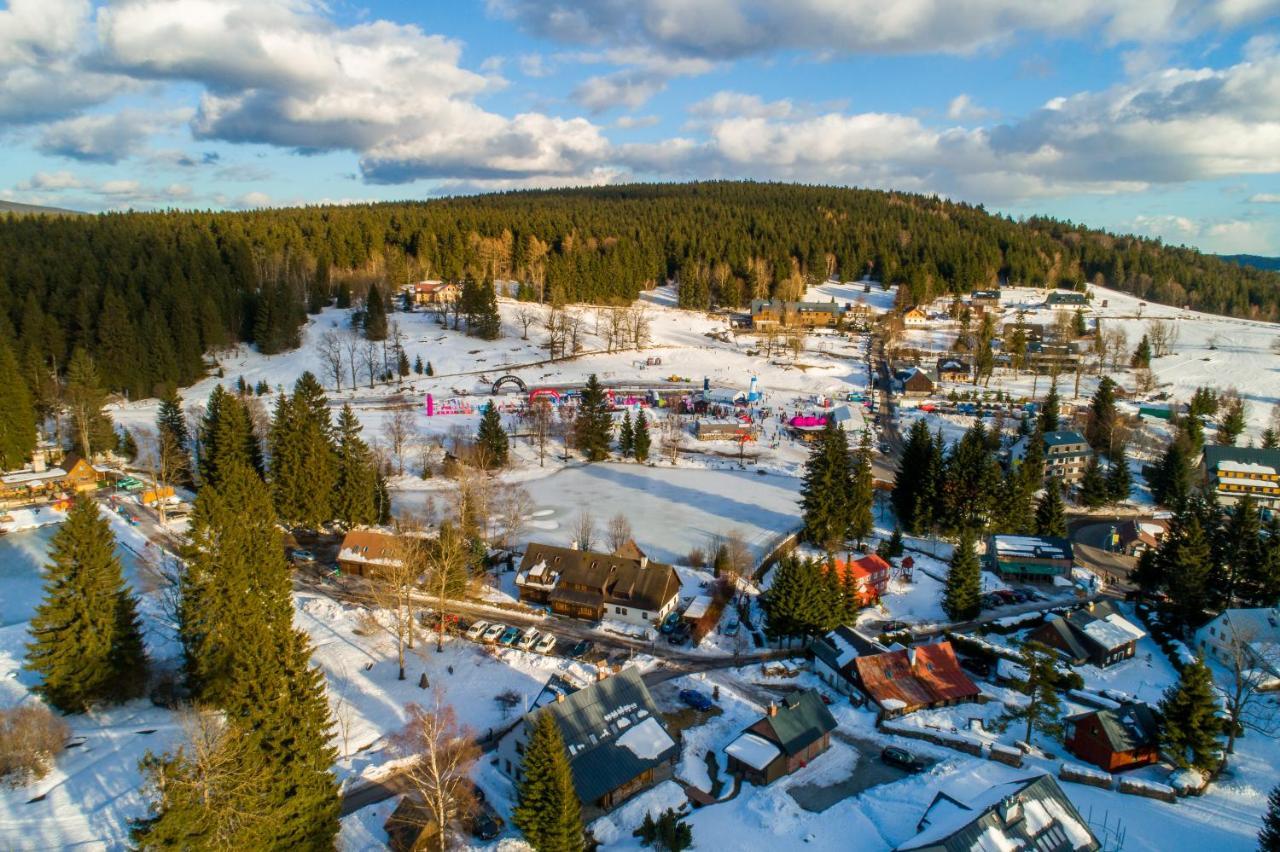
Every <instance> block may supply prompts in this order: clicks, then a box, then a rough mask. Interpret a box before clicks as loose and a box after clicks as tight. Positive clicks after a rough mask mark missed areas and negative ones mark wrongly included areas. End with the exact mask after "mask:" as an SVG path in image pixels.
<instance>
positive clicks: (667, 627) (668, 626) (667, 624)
mask: <svg viewBox="0 0 1280 852" xmlns="http://www.w3.org/2000/svg"><path fill="white" fill-rule="evenodd" d="M679 623H680V613H678V612H673V613H671V614H670V615H668V616H667V617H666V618H665V619H663V621H662V627H660V628H659V629H660V630H661V631H662V633H663V634H664V635H666V634H670V633H671V631H672V630H675V629H676V625H677V624H679Z"/></svg>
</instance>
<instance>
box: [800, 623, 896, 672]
mask: <svg viewBox="0 0 1280 852" xmlns="http://www.w3.org/2000/svg"><path fill="white" fill-rule="evenodd" d="M810 650H812V651H813V655H814V656H815V657H817V658H818V659H819V660H822V662H824V663H826V664H827V665H828V666H829V667H830V668H831V669H832V670H833V671H837V672H839V673H840V674H841V675H844V676H845V677H846V678H847V679H849V680H852V679H853V661H854V660H855V659H857V658H858V657H859V656H860V655H862V654H880V653H883V652H884V651H885V650H887V649H886V648H885V647H884V646H883V645H881V644H880V643H878V642H876V641H874V640H872V639H870V638H868V637H866V636H863V635H862V634H861V633H859V632H858V631H857V630H855V629H854V628H852V627H848V626H844V625H842V626H840V627H837V628H836V629H835V630H832V631H831V632H830V633H828V634H827V635H825V636H819V637H818V638H817V639H815V640H813V644H812V645H811V646H810Z"/></svg>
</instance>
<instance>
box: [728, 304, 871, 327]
mask: <svg viewBox="0 0 1280 852" xmlns="http://www.w3.org/2000/svg"><path fill="white" fill-rule="evenodd" d="M849 307H850V306H849V305H840V304H838V303H836V302H835V301H831V302H787V301H783V300H781V299H753V300H752V302H751V327H752V328H757V329H768V328H834V327H835V326H837V325H839V324H840V320H841V318H842V317H843V316H844V314H845V312H846V311H847V310H848V309H849Z"/></svg>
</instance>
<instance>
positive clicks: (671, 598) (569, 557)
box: [516, 543, 680, 625]
mask: <svg viewBox="0 0 1280 852" xmlns="http://www.w3.org/2000/svg"><path fill="white" fill-rule="evenodd" d="M637 552H638V549H637ZM516 588H518V589H519V590H520V600H522V601H527V602H529V603H540V604H547V605H549V606H550V607H551V611H552V612H554V613H556V614H558V615H568V616H572V617H573V618H585V619H589V620H591V621H600V620H602V619H604V618H610V619H617V620H619V621H626V622H630V623H632V624H637V625H648V624H651V623H653V622H654V621H658V620H661V619H663V618H666V616H667V615H668V613H670V612H671V611H672V610H673V609H675V607H676V604H677V603H678V602H679V599H680V577H679V576H678V575H677V574H676V571H675V569H674V568H672V567H671V566H670V565H665V564H663V563H661V562H652V561H650V560H649V557H647V556H645V555H644V554H643V553H640V555H639V557H638V558H631V557H630V556H627V555H623V554H620V553H619V554H611V553H594V552H592V551H586V550H578V549H576V548H573V547H556V546H554V545H550V544H536V543H534V544H530V545H529V546H528V547H527V548H525V553H524V559H522V560H521V562H520V570H519V572H518V573H517V574H516Z"/></svg>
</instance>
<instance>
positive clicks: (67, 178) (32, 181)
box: [17, 171, 84, 192]
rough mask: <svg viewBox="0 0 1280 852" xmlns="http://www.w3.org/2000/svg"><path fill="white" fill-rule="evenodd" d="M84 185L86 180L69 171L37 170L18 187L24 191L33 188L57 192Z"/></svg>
mask: <svg viewBox="0 0 1280 852" xmlns="http://www.w3.org/2000/svg"><path fill="white" fill-rule="evenodd" d="M83 186H84V182H83V181H81V180H80V178H78V177H76V176H75V175H73V174H72V173H71V172H68V171H61V172H36V173H35V174H34V175H32V176H31V177H30V178H28V179H27V180H24V181H23V182H22V183H20V184H18V186H17V189H20V190H22V191H24V192H28V191H31V190H35V191H54V192H57V191H59V190H64V189H80V188H82V187H83Z"/></svg>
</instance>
